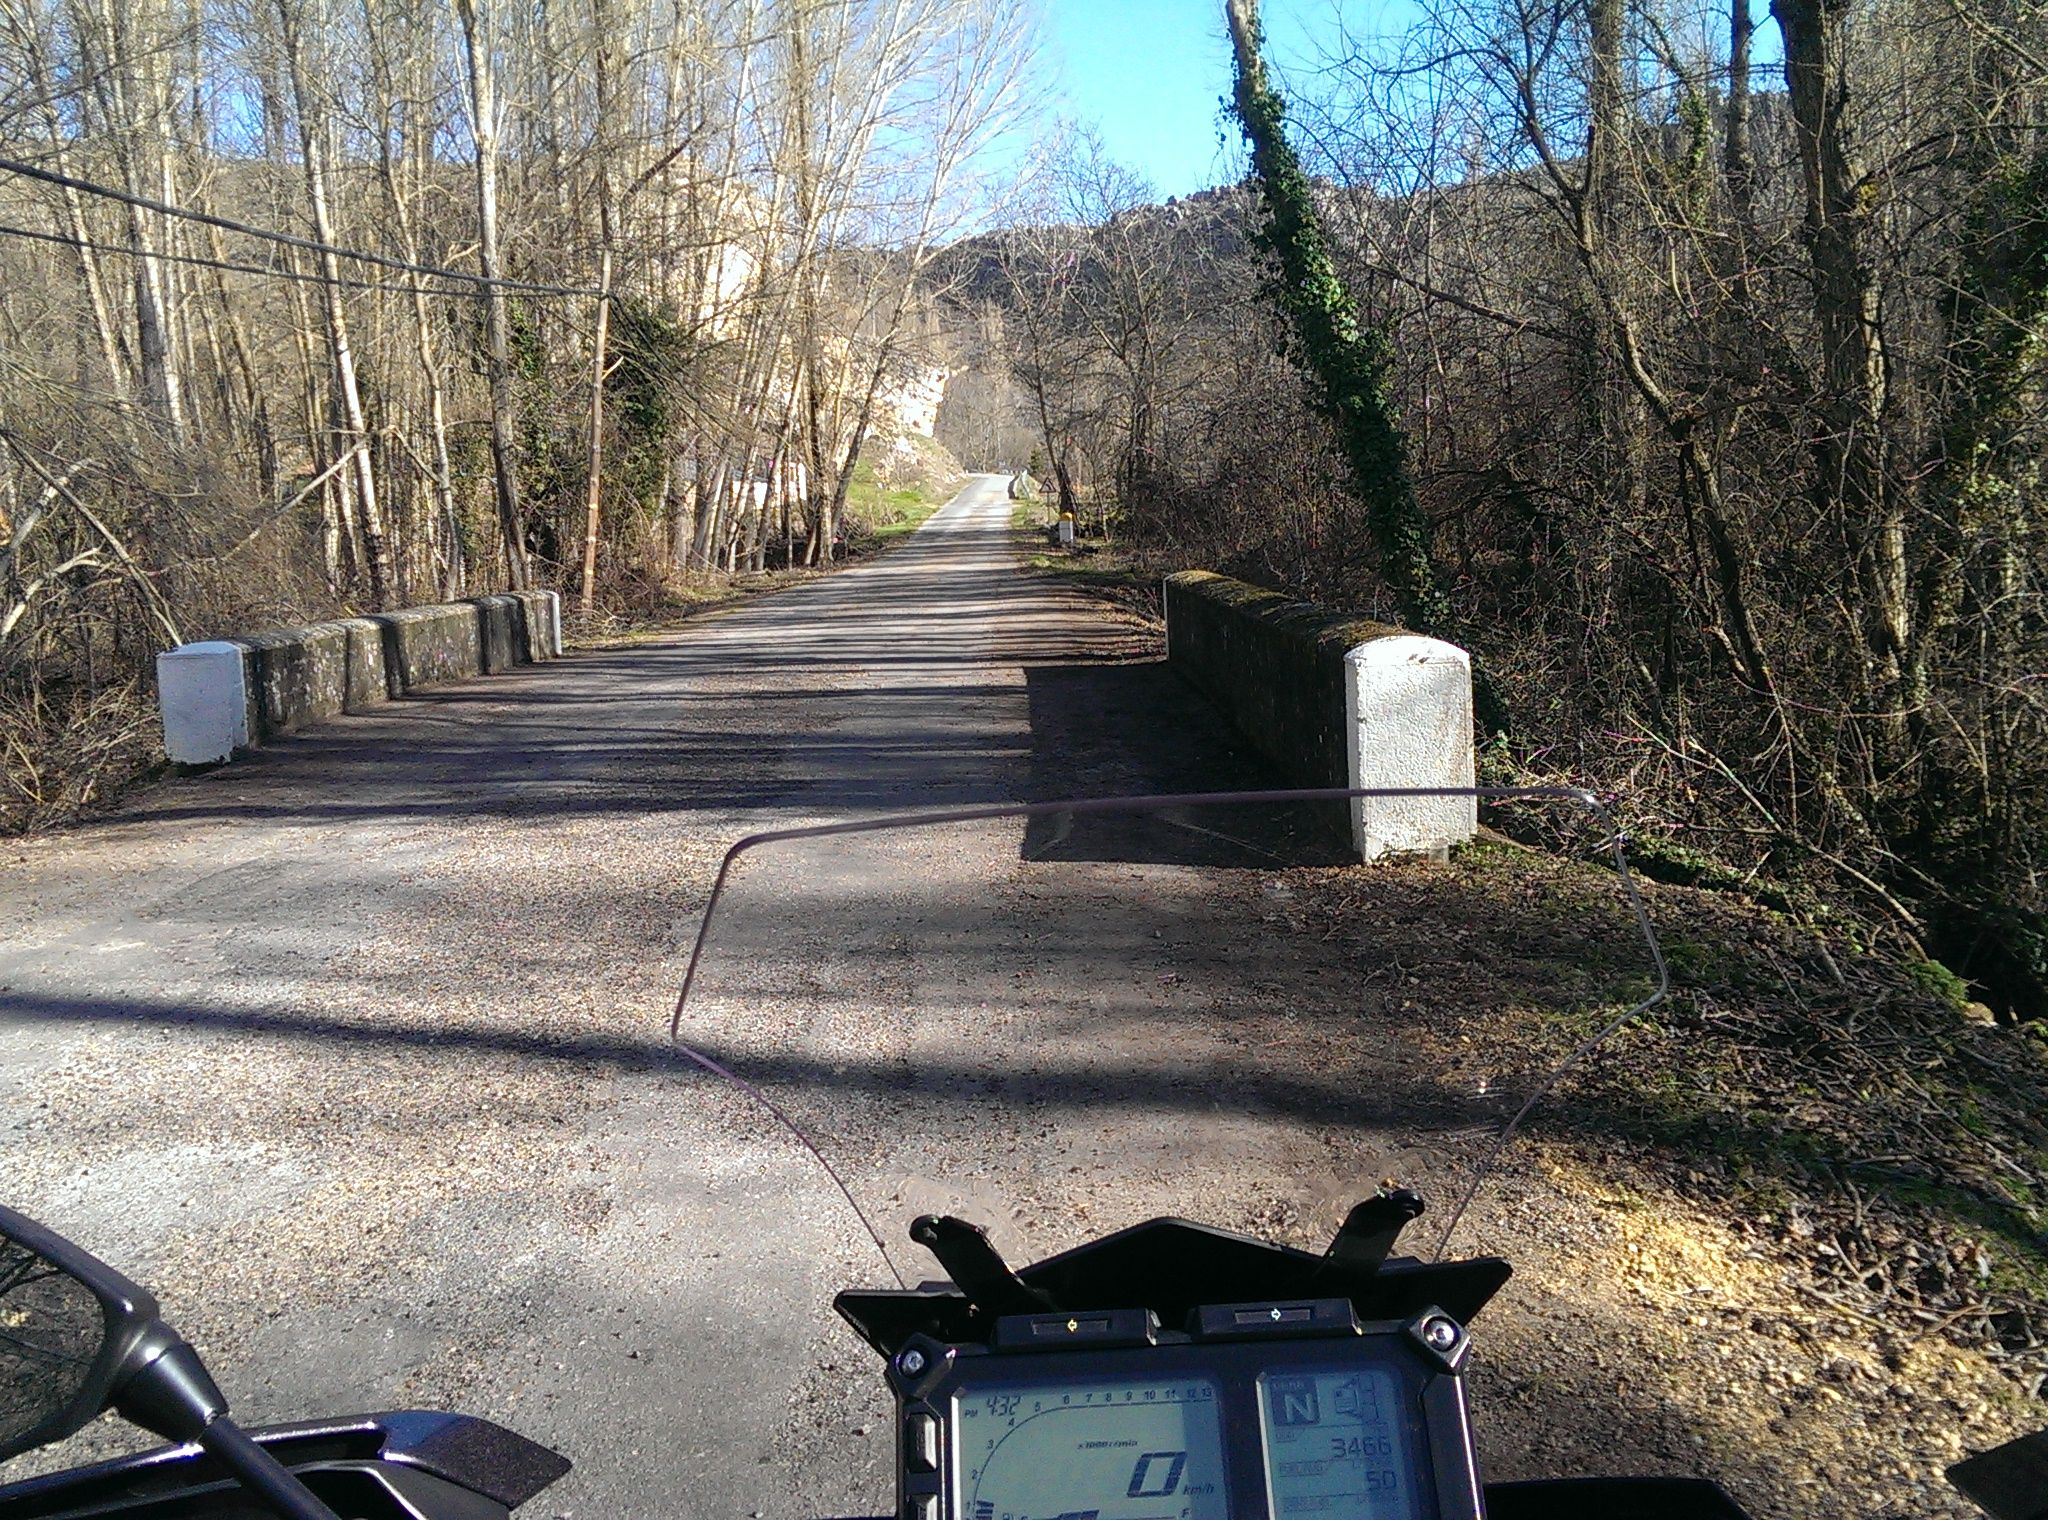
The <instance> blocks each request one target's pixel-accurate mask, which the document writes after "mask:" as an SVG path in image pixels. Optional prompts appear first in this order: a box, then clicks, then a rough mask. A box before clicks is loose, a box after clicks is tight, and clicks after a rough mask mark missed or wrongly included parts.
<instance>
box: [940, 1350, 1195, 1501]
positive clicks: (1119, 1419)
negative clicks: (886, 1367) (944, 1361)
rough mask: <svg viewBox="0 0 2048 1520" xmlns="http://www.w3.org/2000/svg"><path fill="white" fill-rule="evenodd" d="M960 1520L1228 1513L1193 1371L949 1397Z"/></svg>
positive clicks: (985, 1388) (986, 1387) (983, 1387)
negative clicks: (1144, 1378) (951, 1412)
mask: <svg viewBox="0 0 2048 1520" xmlns="http://www.w3.org/2000/svg"><path fill="white" fill-rule="evenodd" d="M953 1431H954V1441H955V1448H954V1450H955V1455H954V1461H955V1464H956V1465H955V1467H954V1470H953V1477H954V1489H953V1492H954V1495H955V1503H954V1505H953V1512H954V1513H955V1514H956V1515H958V1516H960V1520H1081V1517H1083V1516H1085V1517H1087V1520H1229V1517H1230V1494H1229V1489H1228V1487H1227V1485H1226V1482H1225V1476H1224V1466H1223V1421H1222V1417H1221V1415H1220V1414H1219V1413H1218V1406H1217V1394H1216V1384H1215V1383H1213V1382H1211V1381H1209V1380H1208V1379H1207V1378H1203V1377H1178V1378H1160V1379H1146V1380H1139V1381H1132V1380H1128V1379H1118V1380H1115V1381H1089V1382H1059V1383H1045V1382H1033V1383H1023V1382H1015V1383H1000V1384H998V1383H984V1384H980V1385H978V1386H963V1387H962V1388H960V1390H959V1391H958V1392H957V1393H955V1394H954V1396H953Z"/></svg>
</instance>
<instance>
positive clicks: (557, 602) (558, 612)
mask: <svg viewBox="0 0 2048 1520" xmlns="http://www.w3.org/2000/svg"><path fill="white" fill-rule="evenodd" d="M547 598H548V629H549V636H550V639H551V641H552V643H553V645H554V650H553V653H554V656H555V658H556V659H558V660H559V659H560V658H561V657H562V593H561V592H559V591H550V592H548V593H547Z"/></svg>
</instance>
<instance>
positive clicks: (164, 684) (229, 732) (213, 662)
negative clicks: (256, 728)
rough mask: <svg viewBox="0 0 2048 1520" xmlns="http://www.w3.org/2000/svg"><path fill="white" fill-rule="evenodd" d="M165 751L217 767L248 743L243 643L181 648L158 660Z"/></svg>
mask: <svg viewBox="0 0 2048 1520" xmlns="http://www.w3.org/2000/svg"><path fill="white" fill-rule="evenodd" d="M156 685H157V695H158V701H159V703H160V704H161V705H162V708H163V718H164V753H165V754H167V755H169V756H170V757H171V758H172V759H173V760H175V761H177V762H178V763H179V764H180V765H213V764H216V763H217V762H219V761H222V760H225V759H227V758H228V757H229V756H230V755H232V754H233V753H234V752H235V751H236V750H238V749H246V748H247V747H248V744H249V691H248V676H247V665H246V662H245V660H244V657H243V649H242V646H241V645H239V644H229V643H225V642H212V643H205V644H181V645H179V646H178V647H177V648H176V649H172V650H167V651H165V652H164V653H163V654H160V655H158V656H157V657H156Z"/></svg>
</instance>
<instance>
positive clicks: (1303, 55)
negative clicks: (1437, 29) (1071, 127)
mask: <svg viewBox="0 0 2048 1520" xmlns="http://www.w3.org/2000/svg"><path fill="white" fill-rule="evenodd" d="M1047 10H1048V11H1049V12H1050V16H1051V20H1052V28H1053V36H1052V39H1051V42H1052V46H1051V48H1050V49H1049V50H1048V56H1047V57H1046V59H1045V63H1044V65H1043V67H1042V70H1041V72H1042V74H1043V75H1044V76H1045V82H1046V86H1047V93H1048V94H1049V95H1052V96H1057V97H1061V98H1060V99H1058V100H1057V101H1048V105H1050V106H1051V107H1052V109H1054V110H1055V111H1057V112H1059V113H1060V114H1064V115H1071V116H1074V117H1077V118H1079V119H1080V120H1083V121H1090V122H1093V123H1094V124H1095V125H1096V126H1097V127H1099V128H1100V130H1101V132H1102V140H1103V147H1104V148H1105V149H1106V150H1107V151H1108V153H1109V155H1110V157H1112V158H1114V159H1115V160H1117V161H1118V162H1119V163H1122V164H1126V165H1128V166H1129V167H1131V168H1133V169H1136V170H1138V171H1139V172H1140V173H1142V174H1143V175H1145V177H1146V178H1148V179H1150V180H1151V181H1152V185H1153V188H1154V189H1155V190H1157V191H1158V193H1159V194H1160V195H1161V196H1162V197H1163V196H1168V195H1185V194H1187V193H1188V192H1189V191H1192V190H1200V189H1205V188H1207V187H1208V186H1210V185H1214V184H1217V183H1219V182H1221V181H1223V180H1226V179H1230V178H1233V177H1234V176H1235V173H1236V170H1235V160H1234V158H1233V157H1232V156H1231V153H1229V152H1224V151H1222V150H1219V146H1218V143H1217V122H1218V118H1217V113H1216V105H1217V101H1218V100H1219V99H1220V98H1221V97H1222V96H1223V94H1224V93H1225V92H1226V91H1227V90H1228V89H1229V88H1230V41H1229V35H1228V33H1227V32H1226V31H1225V30H1224V25H1223V3H1222V0H1047ZM1340 11H1341V15H1342V18H1343V24H1344V25H1345V26H1346V27H1347V28H1349V29H1351V30H1353V31H1357V32H1375V31H1381V30H1385V29H1388V28H1390V27H1392V26H1394V25H1396V24H1397V23H1398V21H1399V20H1400V19H1402V18H1404V17H1405V16H1406V15H1408V14H1410V12H1409V9H1408V6H1407V4H1406V3H1405V0H1263V3H1262V4H1261V6H1260V12H1261V14H1262V16H1263V18H1264V21H1265V27H1266V34H1267V40H1268V48H1269V51H1270V53H1271V55H1272V57H1273V60H1274V62H1275V63H1276V64H1277V65H1278V66H1279V67H1280V69H1281V70H1282V72H1283V74H1284V73H1285V72H1286V71H1287V69H1288V66H1289V65H1290V64H1292V63H1299V62H1305V61H1309V60H1312V59H1313V58H1314V56H1315V51H1316V44H1317V43H1318V41H1320V40H1322V39H1326V38H1334V36H1335V35H1336V32H1337V27H1338V16H1339V14H1340ZM1231 149H1232V151H1234V149H1235V139H1234V138H1233V139H1232V142H1231Z"/></svg>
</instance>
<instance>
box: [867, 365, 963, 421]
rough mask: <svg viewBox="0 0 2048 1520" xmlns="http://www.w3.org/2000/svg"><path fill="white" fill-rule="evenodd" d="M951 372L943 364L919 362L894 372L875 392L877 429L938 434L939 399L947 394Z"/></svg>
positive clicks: (942, 398) (941, 399)
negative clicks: (921, 363) (923, 363)
mask: <svg viewBox="0 0 2048 1520" xmlns="http://www.w3.org/2000/svg"><path fill="white" fill-rule="evenodd" d="M950 378H951V375H950V373H949V372H948V371H947V370H946V369H945V368H944V367H943V366H941V365H936V364H925V365H917V366H915V367H913V368H910V369H907V370H905V371H904V372H903V373H901V374H895V375H890V376H888V377H887V378H885V379H884V380H883V381H882V384H881V388H880V389H879V390H877V391H876V393H875V431H877V432H881V433H914V434H916V435H917V436H918V437H920V438H932V437H936V436H937V434H938V428H939V403H940V402H941V401H943V400H944V399H945V396H946V382H947V380H949V379H950Z"/></svg>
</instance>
